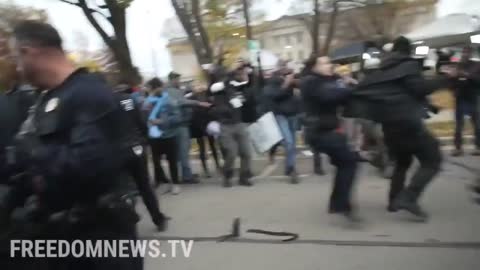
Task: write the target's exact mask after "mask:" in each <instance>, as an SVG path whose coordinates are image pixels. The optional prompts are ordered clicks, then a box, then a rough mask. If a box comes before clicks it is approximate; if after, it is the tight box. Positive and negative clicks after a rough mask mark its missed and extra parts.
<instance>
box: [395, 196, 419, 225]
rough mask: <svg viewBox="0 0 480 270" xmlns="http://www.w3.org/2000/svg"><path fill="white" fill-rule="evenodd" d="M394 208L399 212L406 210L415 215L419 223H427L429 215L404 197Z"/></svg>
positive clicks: (396, 202)
mask: <svg viewBox="0 0 480 270" xmlns="http://www.w3.org/2000/svg"><path fill="white" fill-rule="evenodd" d="M393 207H394V208H395V209H398V210H405V211H407V212H409V213H410V214H412V215H414V216H415V217H416V218H417V219H418V221H420V222H427V221H428V214H427V213H426V212H425V211H423V209H422V208H421V207H420V205H418V204H417V203H415V202H412V201H408V200H406V199H404V197H400V198H398V199H397V200H395V202H394V203H393Z"/></svg>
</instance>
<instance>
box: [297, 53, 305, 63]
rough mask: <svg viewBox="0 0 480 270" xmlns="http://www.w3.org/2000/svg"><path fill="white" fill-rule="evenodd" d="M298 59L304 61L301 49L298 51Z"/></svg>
mask: <svg viewBox="0 0 480 270" xmlns="http://www.w3.org/2000/svg"><path fill="white" fill-rule="evenodd" d="M297 60H298V61H304V60H305V54H304V52H303V51H298V59H297Z"/></svg>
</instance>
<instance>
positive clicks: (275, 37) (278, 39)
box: [273, 36, 280, 44]
mask: <svg viewBox="0 0 480 270" xmlns="http://www.w3.org/2000/svg"><path fill="white" fill-rule="evenodd" d="M273 40H274V41H275V44H280V36H274V37H273Z"/></svg>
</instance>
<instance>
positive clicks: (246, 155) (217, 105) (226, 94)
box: [210, 69, 252, 187]
mask: <svg viewBox="0 0 480 270" xmlns="http://www.w3.org/2000/svg"><path fill="white" fill-rule="evenodd" d="M247 80H248V76H247V74H246V72H245V70H244V69H237V70H235V71H234V73H233V77H232V79H231V80H227V81H225V82H217V83H214V84H213V85H212V86H211V87H210V92H211V93H212V97H213V106H212V108H211V110H210V113H211V116H212V118H213V120H215V121H218V122H219V123H220V124H221V129H220V130H221V131H220V135H219V142H220V147H221V149H222V155H223V157H224V164H223V177H224V180H223V186H224V187H231V186H232V183H231V180H232V178H233V174H234V164H235V158H236V157H237V154H238V155H239V156H240V179H239V182H238V183H239V184H240V185H243V186H251V185H252V183H251V182H250V180H249V179H250V178H251V177H252V171H251V153H250V140H249V136H248V133H247V129H246V128H247V126H246V124H245V123H243V121H242V107H243V105H244V102H245V101H246V99H245V96H244V94H245V93H244V92H243V91H242V90H245V88H244V86H245V85H246V84H248V81H247Z"/></svg>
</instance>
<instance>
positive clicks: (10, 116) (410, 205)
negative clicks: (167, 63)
mask: <svg viewBox="0 0 480 270" xmlns="http://www.w3.org/2000/svg"><path fill="white" fill-rule="evenodd" d="M13 34H14V41H13V42H12V44H13V46H14V48H13V51H14V52H15V57H16V59H17V60H18V63H17V64H18V67H19V70H20V71H22V73H23V78H24V79H25V80H26V81H25V82H28V83H30V84H31V85H32V86H33V87H35V88H38V89H41V90H42V91H41V92H40V91H38V93H39V94H38V95H36V94H31V92H28V93H29V94H28V95H25V94H24V93H26V91H22V90H21V89H20V88H18V87H17V88H15V89H14V90H12V91H10V92H8V93H7V94H6V95H1V96H0V109H1V110H2V112H1V113H0V120H1V123H0V124H1V129H2V132H1V137H0V139H1V145H0V147H1V149H2V152H1V153H0V159H1V164H2V167H1V170H0V177H1V178H0V181H1V182H0V184H2V185H6V186H8V192H7V194H6V195H5V196H3V197H2V198H1V200H0V215H1V216H0V223H1V224H0V225H1V226H0V231H1V230H4V229H5V228H8V230H10V231H9V233H10V234H12V235H14V236H15V237H20V238H21V237H40V238H42V237H50V238H52V237H53V238H55V239H58V238H66V239H69V240H72V239H90V238H98V237H103V238H105V237H107V236H108V237H110V238H112V239H135V238H136V230H135V227H136V223H137V222H138V216H137V214H136V213H135V209H134V203H133V201H134V200H132V197H131V195H130V194H131V193H130V191H131V190H132V187H131V184H135V188H136V189H137V190H138V191H139V193H140V195H141V197H142V199H143V200H144V203H145V205H146V207H147V209H148V211H149V212H150V214H151V217H152V221H153V223H154V224H155V225H156V226H157V228H158V230H160V231H163V230H166V229H167V222H168V219H169V218H168V217H167V216H166V215H165V214H163V213H162V212H161V211H160V208H159V204H158V198H157V195H156V192H155V191H154V188H155V187H158V186H160V185H163V184H169V186H170V187H171V190H170V191H171V193H172V194H175V195H176V194H179V193H180V184H198V183H199V182H200V178H201V177H199V175H198V174H195V173H194V171H193V170H192V167H191V162H190V153H191V142H192V139H193V138H194V139H195V140H196V142H197V145H198V149H199V153H200V154H199V157H200V160H201V162H202V168H203V175H204V176H205V177H212V169H211V168H209V166H208V164H209V163H208V160H207V158H208V157H209V156H210V155H209V154H208V152H207V149H206V143H205V141H207V142H208V145H209V148H210V152H211V156H212V157H213V159H214V164H215V168H216V170H217V171H219V172H220V174H221V178H222V184H223V186H224V187H226V188H227V187H232V185H233V180H234V178H235V177H237V178H238V184H239V185H242V186H252V185H253V181H252V177H253V176H254V174H255V172H253V170H252V164H251V163H252V155H253V153H252V151H253V149H252V142H251V138H249V133H248V132H247V128H248V125H249V124H251V123H254V122H255V121H257V119H258V118H259V117H260V116H262V115H263V114H265V113H267V112H272V113H273V115H274V116H275V120H276V124H277V125H278V127H279V130H280V132H281V134H282V137H283V140H282V141H281V142H280V144H279V145H275V146H274V147H273V148H272V150H271V151H270V152H269V155H270V158H271V159H274V156H275V152H276V148H277V147H278V146H283V147H284V149H285V175H287V176H288V177H289V179H290V182H291V183H292V184H298V183H299V177H298V174H297V169H296V158H297V149H296V142H297V131H298V130H300V129H302V128H303V135H304V141H305V142H306V144H307V145H308V146H309V147H310V148H311V151H312V152H313V156H314V171H315V173H316V174H324V173H325V171H324V170H323V168H322V165H321V163H322V162H321V154H324V155H327V156H329V157H330V160H331V163H332V164H333V165H334V166H335V167H336V171H335V175H334V185H333V189H332V193H331V197H330V202H329V209H328V210H329V213H332V214H339V215H342V216H345V217H346V218H347V219H348V221H350V222H359V221H360V220H361V219H360V218H359V216H358V215H357V213H358V212H357V211H356V207H355V204H354V203H353V202H352V195H351V194H352V187H353V184H354V181H355V179H356V173H357V167H358V162H360V161H364V160H365V158H364V157H362V155H361V154H360V153H359V152H358V149H359V148H357V147H352V144H355V143H354V142H352V139H351V136H348V134H346V133H348V132H346V130H347V129H346V128H345V127H344V125H343V124H342V123H343V122H345V121H344V119H345V118H349V119H362V121H369V122H370V123H374V125H377V126H380V127H381V129H382V131H383V139H380V140H379V141H382V142H381V143H383V144H384V145H385V147H384V150H383V151H384V152H386V154H387V156H388V158H389V160H391V161H392V162H393V163H394V164H395V166H394V171H393V173H392V175H391V185H390V193H389V196H388V206H387V210H388V211H390V212H396V211H399V210H406V211H408V212H409V213H411V214H413V215H415V217H417V218H418V219H420V220H422V221H426V220H427V219H428V214H427V212H426V211H425V210H424V209H423V208H422V207H421V206H420V204H419V199H420V197H421V195H422V194H423V193H424V192H425V190H426V187H427V186H428V184H429V183H430V182H431V181H432V180H433V178H434V177H435V175H436V174H437V173H438V172H439V170H440V166H441V164H442V155H441V150H440V144H439V142H438V140H437V139H436V138H435V137H434V136H433V135H432V134H431V133H430V132H429V131H428V129H427V128H426V126H425V124H424V121H423V119H424V118H425V117H426V114H427V110H428V108H431V106H430V105H429V103H428V99H427V97H428V95H430V94H431V93H433V92H434V91H435V90H437V89H441V88H445V87H450V86H451V87H453V89H454V91H455V93H456V100H457V103H456V104H457V113H456V115H457V117H456V118H457V129H456V133H455V134H456V136H455V138H456V139H455V142H456V143H455V145H456V151H455V152H454V153H453V154H454V155H460V154H462V143H461V137H462V136H461V130H462V127H463V124H462V123H463V116H464V115H465V114H469V115H471V116H472V120H473V122H474V125H475V130H476V131H477V129H478V128H477V127H478V123H477V121H478V116H477V114H478V111H477V110H478V105H477V101H476V100H477V94H476V93H475V91H477V90H476V89H478V88H480V68H479V65H478V64H477V63H475V62H472V61H470V60H469V59H470V53H471V50H469V49H465V51H464V57H463V59H462V61H461V62H460V64H458V65H455V66H446V67H444V68H442V72H441V74H439V75H437V76H435V77H434V78H431V79H426V78H425V77H424V75H423V69H422V66H421V65H420V64H419V62H418V61H416V60H415V59H413V58H412V57H411V54H412V45H411V43H410V41H409V40H408V39H406V38H404V37H399V38H397V39H396V40H395V41H394V42H393V48H392V50H391V51H390V52H384V55H383V56H382V60H381V63H379V65H378V66H376V67H374V68H373V69H372V70H370V71H369V72H365V73H364V74H361V75H360V76H358V77H357V79H354V78H353V76H352V75H351V74H350V73H348V72H336V71H335V68H334V64H332V62H331V60H330V59H329V58H328V57H327V56H321V57H317V56H312V57H310V58H309V59H308V60H307V61H306V62H305V67H304V69H303V71H302V72H301V73H299V74H295V73H294V72H293V70H291V69H289V68H288V65H287V63H286V62H284V61H280V62H279V63H278V65H277V68H276V69H275V70H273V71H262V70H261V69H258V68H255V67H253V66H252V65H251V64H250V63H248V62H247V61H244V60H238V61H236V62H235V64H234V65H233V67H232V68H231V69H226V68H225V67H224V66H223V64H222V59H220V61H219V62H218V63H217V64H215V65H213V67H212V68H211V69H210V70H208V71H206V73H208V75H209V76H208V82H207V83H205V84H202V83H194V84H191V85H190V86H186V85H182V83H181V75H180V74H178V73H175V72H171V73H170V74H169V75H168V81H167V82H163V81H162V80H160V79H159V78H153V79H151V80H149V81H148V82H146V83H145V85H144V86H143V87H140V88H138V87H136V86H132V85H128V84H118V85H117V86H116V87H115V88H114V89H112V88H111V87H110V86H109V85H108V84H107V82H105V81H104V80H102V78H101V77H99V76H97V75H96V74H91V73H89V72H87V71H86V70H85V69H76V68H75V67H74V66H73V65H72V64H71V63H70V62H69V61H68V59H67V57H66V55H65V53H64V51H63V49H62V40H61V38H60V36H59V34H58V32H57V31H56V30H55V29H54V28H53V27H52V26H50V25H48V24H45V23H38V22H32V21H26V22H22V23H20V24H19V25H18V26H17V27H16V28H15V30H14V33H13ZM112 90H113V91H112ZM475 135H479V133H478V132H475ZM476 138H477V140H476V142H477V143H476V146H477V147H480V144H479V143H478V142H479V140H478V139H479V138H480V137H479V136H477V137H476ZM377 139H378V138H377ZM217 147H219V150H220V151H219V153H218V151H217ZM478 150H479V149H478V148H477V151H475V152H474V154H477V153H478ZM149 152H151V155H149V154H148V153H149ZM237 156H238V157H239V158H240V169H239V171H238V175H237V176H235V171H236V170H235V160H236V158H237ZM164 157H165V160H166V162H167V163H168V169H169V170H168V172H169V173H168V176H167V173H165V170H164V169H163V167H162V159H163V158H164ZM414 159H417V160H418V161H419V164H420V165H419V167H418V168H416V171H415V173H414V174H413V176H412V177H411V179H410V180H409V181H407V172H408V170H409V169H410V168H411V167H412V164H413V160H414ZM149 160H151V162H152V163H153V166H154V182H155V185H154V186H153V187H152V185H151V184H150V176H149V173H148V164H149ZM132 178H133V180H134V181H130V179H132ZM407 183H408V184H407ZM479 189H480V186H478V187H474V190H476V192H478V191H479ZM32 228H34V229H32ZM73 261H74V262H75V263H72V264H71V265H70V267H69V268H66V269H84V268H85V267H93V265H95V267H94V268H95V269H113V268H115V269H142V264H141V263H140V262H139V261H138V260H121V259H118V258H112V259H111V260H110V259H109V260H104V261H102V263H103V264H104V265H102V264H101V263H98V262H96V263H95V264H91V262H90V261H88V260H85V261H82V263H81V264H78V260H73ZM73 261H72V262H73ZM48 263H52V262H48ZM62 263H65V262H62Z"/></svg>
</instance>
